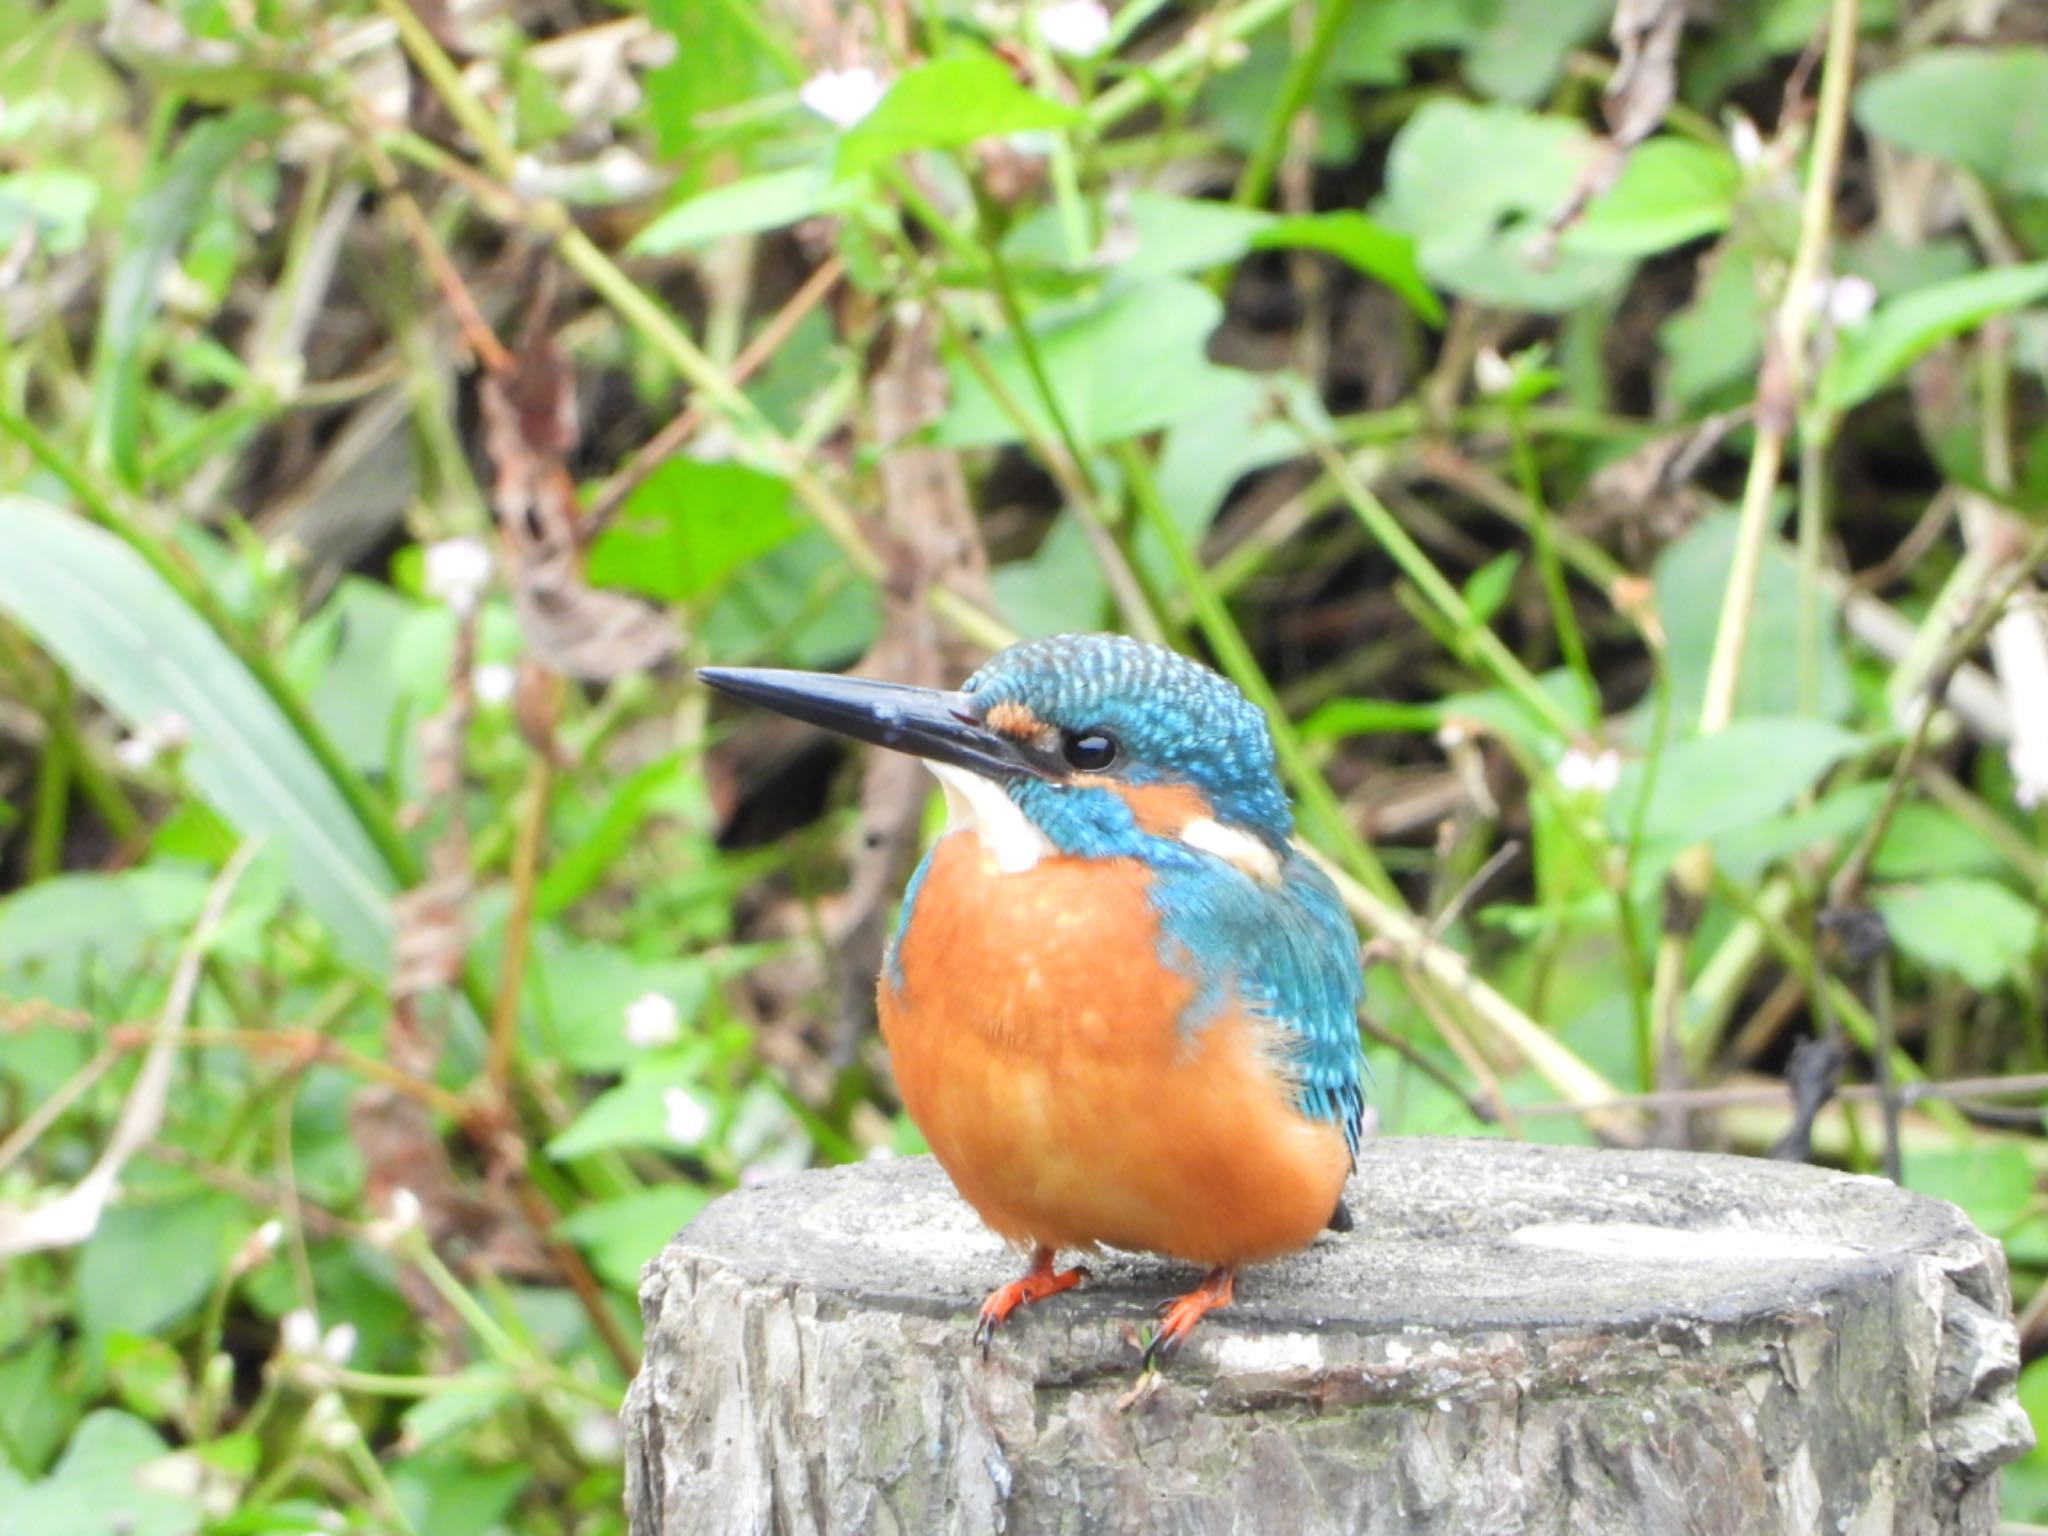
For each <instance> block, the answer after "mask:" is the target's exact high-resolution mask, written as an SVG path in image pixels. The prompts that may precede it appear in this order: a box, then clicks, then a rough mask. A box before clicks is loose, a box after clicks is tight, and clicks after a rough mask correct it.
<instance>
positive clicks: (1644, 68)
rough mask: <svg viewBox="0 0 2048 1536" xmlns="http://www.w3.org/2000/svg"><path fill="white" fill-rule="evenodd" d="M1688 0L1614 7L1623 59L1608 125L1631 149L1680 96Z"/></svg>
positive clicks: (1606, 101) (1610, 85) (1609, 99)
mask: <svg viewBox="0 0 2048 1536" xmlns="http://www.w3.org/2000/svg"><path fill="white" fill-rule="evenodd" d="M1684 30H1685V0H1620V3H1619V4H1618V5H1616V6H1615V8H1614V25H1613V27H1612V28H1611V29H1610V33H1609V35H1610V36H1611V37H1612V38H1613V39H1614V49H1615V53H1616V54H1617V56H1618V57H1617V59H1616V62H1615V66H1614V73H1613V75H1612V76H1610V77H1609V79H1608V81H1607V90H1606V93H1605V95H1604V96H1603V98H1602V101H1601V106H1602V109H1603V110H1604V111H1605V113H1606V115H1607V131H1608V133H1609V134H1610V135H1611V136H1612V138H1613V140H1614V142H1615V144H1616V145H1618V146H1620V147H1621V148H1622V149H1627V148H1629V147H1631V146H1632V145H1636V144H1640V143H1641V142H1642V141H1643V140H1644V139H1646V138H1648V137H1649V136H1650V135H1651V134H1653V133H1655V132H1656V131H1657V125H1658V124H1659V123H1661V122H1663V121H1664V114H1665V113H1666V112H1668V111H1670V110H1671V104H1672V102H1674V101H1676V100H1677V99H1678V37H1679V34H1680V33H1681V32H1683V31H1684Z"/></svg>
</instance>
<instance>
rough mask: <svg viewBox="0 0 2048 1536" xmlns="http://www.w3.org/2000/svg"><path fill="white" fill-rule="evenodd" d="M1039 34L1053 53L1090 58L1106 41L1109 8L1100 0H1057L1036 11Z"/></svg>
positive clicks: (1069, 56) (1107, 38)
mask: <svg viewBox="0 0 2048 1536" xmlns="http://www.w3.org/2000/svg"><path fill="white" fill-rule="evenodd" d="M1038 35H1039V36H1040V37H1042V38H1044V39H1045V46H1046V47H1048V48H1050V49H1051V50H1052V51H1053V52H1054V53H1064V54H1065V55H1067V57H1068V58H1071V59H1087V58H1093V57H1094V56H1095V55H1096V54H1098V53H1100V52H1102V46H1103V44H1105V43H1107V42H1108V41H1109V11H1108V9H1107V8H1106V7H1105V6H1103V5H1102V4H1101V0H1057V3H1056V4H1053V5H1048V6H1047V7H1046V8H1045V9H1044V10H1042V11H1040V12H1039V13H1038Z"/></svg>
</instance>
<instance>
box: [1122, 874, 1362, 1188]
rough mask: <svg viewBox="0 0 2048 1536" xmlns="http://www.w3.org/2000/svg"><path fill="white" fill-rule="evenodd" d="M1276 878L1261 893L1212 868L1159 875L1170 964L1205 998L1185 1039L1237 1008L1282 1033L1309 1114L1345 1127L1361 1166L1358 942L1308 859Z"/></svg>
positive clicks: (1157, 899) (1158, 898) (1158, 900)
mask: <svg viewBox="0 0 2048 1536" xmlns="http://www.w3.org/2000/svg"><path fill="white" fill-rule="evenodd" d="M1281 876H1282V878H1281V882H1280V884H1279V885H1278V886H1277V887H1274V886H1267V885H1262V884H1259V883H1258V882H1256V881H1254V880H1252V879H1250V878H1249V877H1247V876H1245V875H1243V874H1241V873H1239V872H1238V871H1237V870H1235V869H1231V868H1229V867H1228V866H1225V865H1223V864H1222V862H1221V861H1220V860H1210V859H1206V858H1205V859H1202V860H1200V862H1199V863H1194V862H1192V861H1191V862H1190V863H1189V864H1186V865H1178V866H1177V867H1174V868H1169V869H1161V870H1159V871H1158V875H1157V878H1156V879H1155V881H1154V883H1153V901H1154V903H1155V905H1157V906H1158V908H1159V911H1160V917H1161V930H1162V931H1161V945H1162V949H1163V950H1164V958H1165V959H1166V962H1167V963H1168V964H1169V965H1172V966H1174V967H1175V968H1176V969H1178V970H1180V971H1182V972H1183V973H1184V974H1189V975H1191V976H1192V977H1193V978H1194V980H1195V981H1196V983H1197V985H1198V987H1199V988H1200V991H1199V992H1198V993H1197V996H1196V999H1195V1002H1194V1004H1193V1005H1192V1006H1191V1008H1190V1010H1189V1016H1188V1017H1187V1018H1186V1019H1185V1020H1184V1021H1183V1024H1184V1027H1187V1028H1200V1027H1201V1025H1202V1024H1203V1023H1204V1022H1205V1021H1206V1019H1207V1018H1208V1017H1210V1016H1212V1015H1213V1013H1214V1011H1215V1010H1216V1009H1217V1008H1219V1007H1221V1006H1223V1005H1224V1004H1225V1003H1226V1002H1227V1001H1228V1000H1229V999H1231V998H1233V997H1235V998H1238V999H1241V1000H1242V1001H1243V1002H1244V1004H1245V1005H1246V1006H1248V1007H1250V1008H1252V1009H1253V1010H1255V1011H1256V1012H1257V1013H1258V1014H1260V1015H1261V1016H1262V1017H1265V1018H1269V1019H1271V1020H1272V1021H1273V1022H1274V1023H1276V1024H1278V1025H1279V1026H1280V1028H1281V1030H1282V1031H1283V1033H1284V1036H1285V1038H1286V1039H1287V1040H1288V1041H1289V1042H1290V1044H1291V1047H1292V1052H1293V1061H1292V1063H1291V1065H1292V1066H1293V1068H1294V1070H1295V1073H1296V1076H1297V1079H1298V1082H1299V1085H1300V1086H1299V1090H1298V1097H1297V1101H1296V1102H1297V1103H1298V1104H1299V1105H1300V1107H1301V1110H1302V1113H1304V1114H1306V1115H1308V1116H1310V1117H1311V1118H1313V1119H1317V1120H1325V1121H1329V1122H1331V1123H1333V1124H1335V1125H1337V1126H1339V1127H1341V1128H1342V1130H1343V1132H1344V1140H1345V1143H1346V1144H1347V1145H1348V1146H1349V1147H1350V1148H1351V1151H1352V1152H1353V1154H1354V1155H1355V1154H1356V1153H1357V1151H1358V1138H1359V1131H1360V1122H1361V1121H1362V1119H1363V1117H1364V1113H1365V1090H1364V1081H1363V1080H1364V1075H1365V1053H1364V1051H1363V1050H1362V1049H1361V1048H1360V1046H1359V1041H1358V1004H1359V999H1360V995H1361V993H1362V991H1363V986H1364V983H1363V980H1362V978H1361V976H1360V974H1359V966H1358V937H1357V934H1356V933H1355V932H1354V930H1353V929H1352V926H1351V919H1350V917H1349V916H1348V915H1347V914H1346V913H1345V911H1344V904H1343V902H1342V901H1341V900H1340V899H1339V897H1338V895H1337V890H1336V887H1335V886H1333V885H1332V884H1331V883H1330V879H1329V877H1328V876H1327V875H1325V874H1324V873H1323V872H1322V871H1321V870H1320V869H1318V868H1317V867H1316V866H1315V865H1314V864H1313V863H1312V862H1310V861H1309V860H1308V859H1307V858H1305V857H1304V856H1302V855H1301V854H1299V853H1296V852H1294V851H1293V850H1292V849H1290V850H1289V851H1288V853H1287V856H1286V860H1285V862H1284V863H1283V864H1282V866H1281Z"/></svg>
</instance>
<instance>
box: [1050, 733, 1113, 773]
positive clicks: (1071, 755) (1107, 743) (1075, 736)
mask: <svg viewBox="0 0 2048 1536" xmlns="http://www.w3.org/2000/svg"><path fill="white" fill-rule="evenodd" d="M1060 756H1062V757H1064V758H1065V759H1066V760H1067V766H1068V767H1070V768H1078V769H1080V770H1081V772H1083V773H1100V772H1102V771H1103V770H1104V769H1105V768H1107V767H1109V766H1110V765H1111V764H1112V763H1114V762H1115V761H1116V759H1117V745H1116V738H1115V737H1114V736H1112V735H1110V734H1109V733H1108V732H1107V731H1062V732H1061V733H1060Z"/></svg>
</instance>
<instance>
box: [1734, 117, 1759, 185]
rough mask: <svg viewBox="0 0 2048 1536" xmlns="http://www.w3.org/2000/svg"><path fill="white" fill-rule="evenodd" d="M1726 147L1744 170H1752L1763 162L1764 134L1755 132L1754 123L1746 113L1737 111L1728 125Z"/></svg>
mask: <svg viewBox="0 0 2048 1536" xmlns="http://www.w3.org/2000/svg"><path fill="white" fill-rule="evenodd" d="M1728 148H1729V149H1730V151H1732V152H1733V154H1734V156H1735V163H1736V164H1737V165H1739V166H1741V167H1742V168H1743V169H1744V170H1745V171H1753V170H1755V169H1756V168H1757V167H1758V166H1760V165H1762V164H1763V163H1764V136H1763V135H1762V134H1761V133H1758V132H1757V128H1756V124H1755V123H1754V122H1752V121H1751V120H1750V119H1749V117H1748V115H1747V114H1746V113H1737V114H1736V117H1735V121H1734V122H1732V123H1730V124H1729V125H1728Z"/></svg>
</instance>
